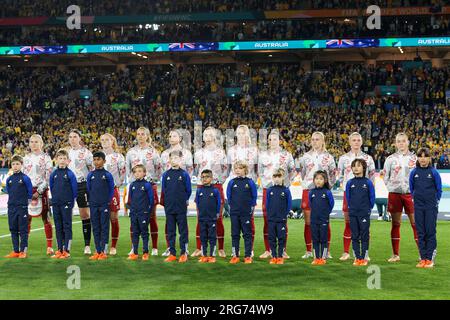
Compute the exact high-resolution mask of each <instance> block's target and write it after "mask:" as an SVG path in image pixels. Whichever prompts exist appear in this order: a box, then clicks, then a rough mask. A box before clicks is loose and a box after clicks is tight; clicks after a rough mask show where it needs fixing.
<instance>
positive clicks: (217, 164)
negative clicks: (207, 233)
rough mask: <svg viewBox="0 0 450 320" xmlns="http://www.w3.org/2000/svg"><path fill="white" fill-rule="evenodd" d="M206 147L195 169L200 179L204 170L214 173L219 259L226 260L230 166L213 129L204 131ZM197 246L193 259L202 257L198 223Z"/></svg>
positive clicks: (195, 163)
mask: <svg viewBox="0 0 450 320" xmlns="http://www.w3.org/2000/svg"><path fill="white" fill-rule="evenodd" d="M203 142H204V143H205V145H204V147H203V148H202V149H200V150H198V151H197V152H195V155H194V168H195V174H196V176H197V177H198V176H199V175H200V174H201V172H203V170H211V171H212V175H213V176H212V184H213V187H214V188H216V189H217V190H218V191H219V194H220V201H221V202H220V211H219V218H218V219H217V224H216V230H217V240H218V243H219V252H218V254H219V257H221V258H225V257H226V256H227V255H226V253H225V250H224V236H225V229H224V226H223V206H224V204H225V195H224V192H223V183H224V182H225V180H226V178H227V175H228V164H227V158H226V155H225V151H224V150H223V148H222V147H221V146H218V145H217V131H216V129H215V128H213V127H208V128H206V129H205V131H203ZM197 181H198V184H197V188H201V187H202V183H203V182H202V181H201V179H197ZM196 240H197V241H196V244H197V248H196V250H195V251H194V252H193V253H192V256H193V257H197V256H199V255H201V250H200V248H201V241H200V224H199V223H198V222H197V228H196Z"/></svg>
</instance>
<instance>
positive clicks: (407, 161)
mask: <svg viewBox="0 0 450 320" xmlns="http://www.w3.org/2000/svg"><path fill="white" fill-rule="evenodd" d="M416 161H417V156H416V155H415V154H414V153H413V152H411V151H408V152H407V153H406V154H401V153H400V152H396V153H394V154H391V155H390V156H389V157H387V159H386V161H385V162H384V167H383V174H384V177H383V180H384V183H385V184H386V187H387V188H388V190H389V192H395V193H403V194H406V193H410V190H409V174H410V173H411V171H412V169H414V168H415V167H416Z"/></svg>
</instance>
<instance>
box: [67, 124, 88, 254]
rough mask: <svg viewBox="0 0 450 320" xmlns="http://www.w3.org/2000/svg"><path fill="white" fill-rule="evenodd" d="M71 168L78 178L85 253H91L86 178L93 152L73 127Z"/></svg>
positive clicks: (70, 141)
mask: <svg viewBox="0 0 450 320" xmlns="http://www.w3.org/2000/svg"><path fill="white" fill-rule="evenodd" d="M69 144H70V148H69V150H68V152H69V169H70V170H72V171H73V173H74V174H75V177H76V178H77V183H78V191H77V204H78V208H79V212H80V219H81V224H82V228H83V237H84V245H85V247H84V254H86V255H90V254H91V247H90V245H91V217H90V214H89V198H88V193H87V189H86V178H87V175H88V173H89V171H91V170H92V169H93V166H92V161H93V159H92V153H91V152H90V151H89V150H88V149H87V148H86V147H84V146H82V145H81V132H80V131H78V130H77V129H72V130H71V131H70V133H69Z"/></svg>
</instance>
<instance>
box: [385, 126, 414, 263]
mask: <svg viewBox="0 0 450 320" xmlns="http://www.w3.org/2000/svg"><path fill="white" fill-rule="evenodd" d="M395 146H396V148H397V152H396V153H394V154H391V155H390V156H389V157H387V159H386V161H385V162H384V168H383V174H384V178H383V180H384V183H385V184H386V187H387V188H388V191H389V194H388V211H389V213H390V214H391V217H392V228H391V242H392V252H393V255H392V257H391V258H389V259H388V262H398V261H400V255H399V251H400V225H401V223H402V213H403V209H404V210H405V213H406V215H407V216H408V218H409V222H410V223H411V227H412V229H413V234H414V240H415V241H416V244H417V245H418V240H417V231H416V223H415V221H414V204H413V201H412V197H411V193H410V190H409V175H410V173H411V170H412V169H414V168H415V166H416V162H417V156H416V155H415V154H414V153H413V152H411V151H409V140H408V136H407V135H406V134H405V133H403V132H401V133H398V134H397V135H396V136H395Z"/></svg>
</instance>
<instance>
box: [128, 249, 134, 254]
mask: <svg viewBox="0 0 450 320" xmlns="http://www.w3.org/2000/svg"><path fill="white" fill-rule="evenodd" d="M133 253H134V250H133V247H131V250H130V252H128V255H129V256H131V255H132V254H133Z"/></svg>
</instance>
